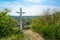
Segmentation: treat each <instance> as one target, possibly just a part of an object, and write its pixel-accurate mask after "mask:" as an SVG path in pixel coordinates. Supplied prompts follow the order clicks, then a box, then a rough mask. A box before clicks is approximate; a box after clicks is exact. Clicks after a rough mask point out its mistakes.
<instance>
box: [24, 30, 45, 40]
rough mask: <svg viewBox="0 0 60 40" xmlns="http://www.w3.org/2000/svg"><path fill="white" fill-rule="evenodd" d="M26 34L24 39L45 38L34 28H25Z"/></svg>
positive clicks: (40, 39) (35, 39) (41, 39)
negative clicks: (33, 29)
mask: <svg viewBox="0 0 60 40" xmlns="http://www.w3.org/2000/svg"><path fill="white" fill-rule="evenodd" d="M24 36H25V38H24V40H44V39H43V37H42V36H41V35H39V34H38V33H36V32H34V31H32V30H24Z"/></svg>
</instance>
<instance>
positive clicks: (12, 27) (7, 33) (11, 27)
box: [0, 9, 23, 40]
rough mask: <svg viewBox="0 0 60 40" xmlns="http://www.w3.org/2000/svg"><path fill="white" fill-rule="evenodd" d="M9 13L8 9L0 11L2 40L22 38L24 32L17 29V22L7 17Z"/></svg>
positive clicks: (0, 34)
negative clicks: (5, 39) (4, 39)
mask: <svg viewBox="0 0 60 40" xmlns="http://www.w3.org/2000/svg"><path fill="white" fill-rule="evenodd" d="M8 12H10V10H8V9H4V10H1V11H0V39H1V38H5V37H11V36H15V38H16V37H19V38H21V37H22V36H23V32H22V31H20V30H19V29H18V28H16V25H17V21H15V20H14V19H13V18H11V17H10V16H9V15H7V13H8ZM12 40H13V38H12Z"/></svg>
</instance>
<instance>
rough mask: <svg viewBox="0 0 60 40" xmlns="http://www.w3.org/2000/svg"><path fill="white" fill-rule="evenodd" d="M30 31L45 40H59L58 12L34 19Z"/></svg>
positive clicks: (59, 23) (59, 24)
mask: <svg viewBox="0 0 60 40" xmlns="http://www.w3.org/2000/svg"><path fill="white" fill-rule="evenodd" d="M32 29H33V30H34V31H36V32H38V33H40V34H41V35H42V36H43V37H44V38H46V39H47V40H60V12H55V13H53V14H52V15H47V14H45V15H43V16H41V17H38V18H36V19H34V20H33V22H32Z"/></svg>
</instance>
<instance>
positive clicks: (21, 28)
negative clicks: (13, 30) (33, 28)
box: [16, 7, 25, 30]
mask: <svg viewBox="0 0 60 40" xmlns="http://www.w3.org/2000/svg"><path fill="white" fill-rule="evenodd" d="M16 13H19V14H20V30H23V27H22V14H24V13H25V12H22V7H20V12H16Z"/></svg>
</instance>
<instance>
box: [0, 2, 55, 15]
mask: <svg viewBox="0 0 60 40" xmlns="http://www.w3.org/2000/svg"><path fill="white" fill-rule="evenodd" d="M1 7H4V8H10V9H11V10H12V12H11V13H10V15H14V16H17V15H19V14H18V13H16V11H19V8H20V7H22V8H23V11H24V12H26V13H25V14H23V15H24V16H35V15H41V14H42V10H43V9H46V8H54V7H52V6H49V5H30V6H24V5H22V4H20V3H18V2H13V3H11V2H4V3H1V4H0V8H1Z"/></svg>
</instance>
